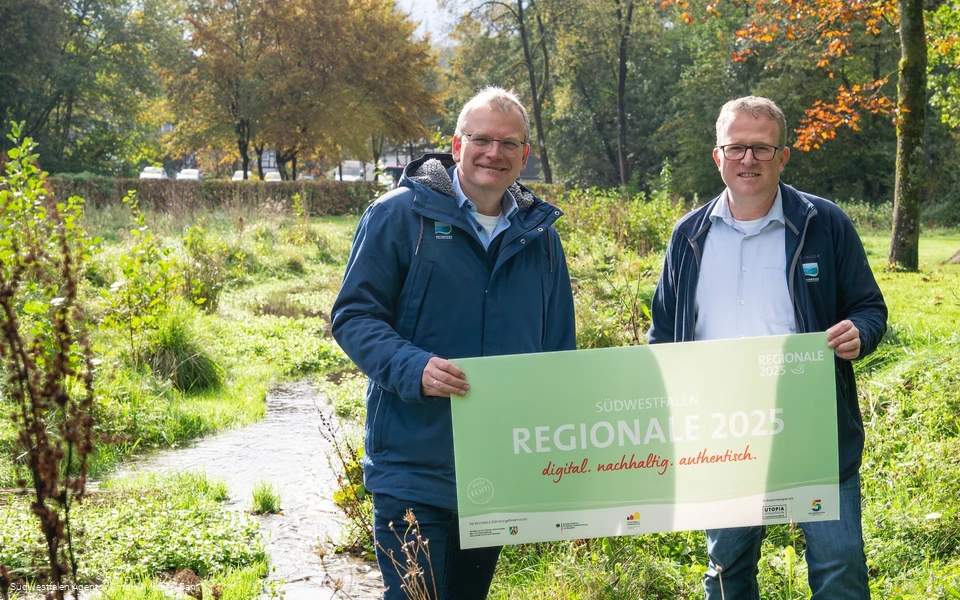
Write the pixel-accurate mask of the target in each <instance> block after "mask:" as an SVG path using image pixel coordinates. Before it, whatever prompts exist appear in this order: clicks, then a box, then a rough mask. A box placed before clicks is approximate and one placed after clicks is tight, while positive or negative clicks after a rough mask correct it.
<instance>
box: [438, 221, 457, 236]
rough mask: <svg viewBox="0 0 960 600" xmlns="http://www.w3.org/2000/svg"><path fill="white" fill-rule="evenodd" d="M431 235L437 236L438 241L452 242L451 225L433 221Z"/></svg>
mask: <svg viewBox="0 0 960 600" xmlns="http://www.w3.org/2000/svg"><path fill="white" fill-rule="evenodd" d="M433 233H434V234H435V235H436V236H437V239H438V240H452V239H453V225H451V224H450V223H444V222H442V221H434V222H433Z"/></svg>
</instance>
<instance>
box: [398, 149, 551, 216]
mask: <svg viewBox="0 0 960 600" xmlns="http://www.w3.org/2000/svg"><path fill="white" fill-rule="evenodd" d="M454 164H456V163H454V162H453V157H451V156H450V155H449V154H448V155H438V154H432V155H427V156H425V157H423V158H420V159H418V160H415V161H414V162H412V163H410V164H409V165H408V166H407V168H406V170H405V171H404V176H405V177H407V178H408V179H410V180H411V181H415V182H416V183H419V184H420V185H424V186H426V187H428V188H430V189H432V190H435V191H437V192H440V193H441V194H446V195H448V196H454V197H456V195H457V194H456V192H454V191H453V180H452V179H451V178H450V173H449V172H448V170H447V169H449V168H450V167H451V166H453V165H454ZM507 190H508V191H509V192H510V193H511V194H512V195H513V198H514V200H516V201H517V208H518V209H520V210H523V209H526V208H530V207H531V206H533V203H534V201H535V200H536V198H535V197H534V195H533V192H531V191H530V190H528V189H527V188H525V187H523V186H521V185H520V184H519V183H517V182H516V181H514V182H513V184H511V185H510V187H508V188H507Z"/></svg>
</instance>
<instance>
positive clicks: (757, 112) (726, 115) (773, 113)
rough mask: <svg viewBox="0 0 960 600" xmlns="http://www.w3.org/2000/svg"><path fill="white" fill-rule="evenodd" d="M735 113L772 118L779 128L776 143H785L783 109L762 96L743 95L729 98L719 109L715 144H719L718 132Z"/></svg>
mask: <svg viewBox="0 0 960 600" xmlns="http://www.w3.org/2000/svg"><path fill="white" fill-rule="evenodd" d="M737 115H749V116H751V117H753V118H755V119H759V118H767V119H773V120H774V121H775V122H776V123H777V129H779V130H780V139H779V140H778V144H779V145H780V146H785V145H786V144H787V119H786V118H785V117H784V116H783V111H782V110H780V107H779V106H777V104H776V103H775V102H774V101H773V100H771V99H769V98H764V97H762V96H744V97H743V98H737V99H736V100H731V101H730V102H727V103H726V104H724V105H723V108H721V109H720V116H719V117H717V144H718V145H719V144H720V132H721V131H723V130H724V129H726V127H727V126H728V125H729V124H730V122H731V121H733V119H734V118H735V117H736V116H737Z"/></svg>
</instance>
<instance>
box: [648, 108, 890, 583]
mask: <svg viewBox="0 0 960 600" xmlns="http://www.w3.org/2000/svg"><path fill="white" fill-rule="evenodd" d="M786 140H787V132H786V121H785V119H784V116H783V112H782V111H781V110H780V108H779V107H777V105H776V104H774V103H773V102H772V101H771V100H768V99H766V98H759V97H754V96H748V97H745V98H739V99H737V100H732V101H730V102H728V103H727V104H725V105H724V106H723V108H722V109H721V111H720V116H719V118H718V119H717V146H716V148H714V150H713V159H714V162H715V163H716V164H717V167H718V168H719V170H720V177H721V179H723V182H724V183H725V184H726V186H727V187H726V189H725V190H724V192H723V193H722V194H721V195H720V196H718V197H717V198H714V199H713V200H712V201H711V202H709V203H708V204H706V205H705V206H703V207H700V208H698V209H696V210H694V211H693V212H691V213H689V214H687V215H686V216H685V217H684V218H683V219H681V220H680V222H679V223H678V224H677V226H676V227H675V228H674V231H673V235H672V237H671V240H670V246H669V247H668V249H667V255H666V258H665V261H664V268H663V273H662V274H661V277H660V282H659V283H658V285H657V290H656V293H655V295H654V299H653V302H652V310H651V316H652V320H653V324H652V326H651V328H650V334H649V339H650V343H651V344H655V343H664V342H686V341H693V340H712V339H726V338H734V337H753V336H762V335H782V334H789V333H806V332H812V331H824V332H826V337H827V345H828V346H829V347H830V348H832V349H833V351H834V355H835V362H836V371H837V425H838V445H839V452H840V460H839V465H840V473H839V477H840V519H839V520H838V521H817V522H812V523H800V524H799V525H800V528H801V529H802V530H803V533H804V536H805V538H806V553H805V556H806V560H807V566H808V580H809V583H810V588H811V591H812V598H813V600H843V599H848V598H849V599H858V600H859V599H863V598H869V597H870V585H869V582H868V580H867V565H866V557H865V555H864V551H863V534H862V527H861V516H860V477H859V474H858V471H859V468H860V461H861V454H862V452H863V444H864V431H863V421H862V419H861V416H860V408H859V403H858V399H857V388H856V381H855V378H854V373H853V366H852V364H851V361H853V360H855V359H857V358H861V357H863V356H866V355H867V354H869V353H870V352H873V350H874V349H876V347H877V344H879V343H880V339H881V338H882V337H883V334H884V332H885V331H886V319H887V308H886V305H885V304H884V301H883V296H882V295H881V293H880V288H879V287H878V286H877V283H876V281H875V279H874V277H873V273H872V272H871V271H870V266H869V265H868V264H867V258H866V253H865V252H864V249H863V245H862V244H861V242H860V238H859V236H858V235H857V232H856V230H855V229H854V227H853V224H852V223H851V221H850V219H849V218H848V217H847V216H846V215H845V214H844V213H843V211H842V210H840V209H839V208H838V207H837V206H836V205H835V204H833V203H832V202H830V201H829V200H824V199H823V198H818V197H816V196H813V195H810V194H806V193H804V192H800V191H798V190H796V189H794V188H792V187H790V186H788V185H786V184H784V183H782V182H781V181H780V173H782V172H783V169H784V167H785V166H786V164H787V161H788V160H789V159H790V148H789V147H787V146H786ZM764 533H765V530H764V528H763V527H737V528H729V529H715V530H708V531H707V552H708V554H709V556H710V568H709V570H708V571H707V573H706V576H705V577H704V587H705V588H706V592H707V598H708V600H720V599H721V598H733V599H737V600H754V599H757V600H758V599H759V598H760V593H759V586H758V584H757V564H758V562H759V560H760V547H761V544H762V542H763V536H764Z"/></svg>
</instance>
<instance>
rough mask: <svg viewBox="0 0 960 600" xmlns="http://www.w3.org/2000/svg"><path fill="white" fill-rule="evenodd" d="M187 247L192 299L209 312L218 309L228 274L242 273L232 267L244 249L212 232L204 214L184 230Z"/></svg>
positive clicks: (186, 268) (186, 269)
mask: <svg viewBox="0 0 960 600" xmlns="http://www.w3.org/2000/svg"><path fill="white" fill-rule="evenodd" d="M183 248H184V250H185V251H186V253H187V260H186V261H184V266H183V271H184V272H183V277H184V281H185V283H186V287H187V293H188V295H189V297H190V300H191V301H192V302H193V303H194V304H196V305H197V306H199V307H200V308H202V309H203V310H205V311H207V312H216V311H217V307H218V306H220V294H221V293H222V292H223V288H224V286H225V285H226V283H227V280H228V278H229V277H230V276H231V275H237V276H242V271H237V270H236V269H232V270H231V269H230V268H229V267H228V264H229V263H230V262H231V259H233V261H234V262H233V265H234V266H236V265H238V264H242V262H243V258H244V256H243V253H242V251H240V250H234V251H231V249H230V248H229V247H228V246H227V244H226V243H224V242H222V241H220V240H217V239H216V238H214V236H212V235H210V233H209V232H208V231H207V229H206V228H205V227H204V222H203V218H202V217H201V218H200V220H199V221H198V222H197V224H196V225H194V226H193V227H191V228H190V229H188V230H187V233H186V234H184V236H183Z"/></svg>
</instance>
